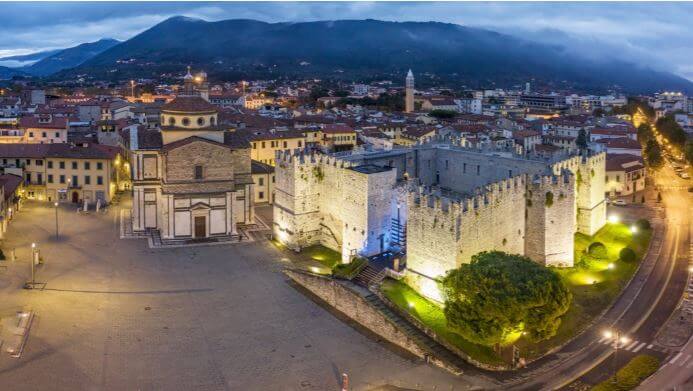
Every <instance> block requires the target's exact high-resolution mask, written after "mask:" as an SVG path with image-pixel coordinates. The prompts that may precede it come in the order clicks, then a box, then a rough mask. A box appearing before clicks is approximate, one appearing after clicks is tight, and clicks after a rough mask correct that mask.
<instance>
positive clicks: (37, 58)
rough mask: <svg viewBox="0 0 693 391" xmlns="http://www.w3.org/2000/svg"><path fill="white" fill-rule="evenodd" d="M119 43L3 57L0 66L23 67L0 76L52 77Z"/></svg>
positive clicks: (83, 45)
mask: <svg viewBox="0 0 693 391" xmlns="http://www.w3.org/2000/svg"><path fill="white" fill-rule="evenodd" d="M119 43H120V41H117V40H115V39H108V38H106V39H101V40H98V41H96V42H88V43H83V44H80V45H77V46H74V47H71V48H67V49H57V50H47V51H41V52H37V53H31V54H26V55H20V56H11V57H3V58H0V64H4V63H9V64H12V63H15V64H17V65H23V66H18V67H13V68H10V69H11V71H7V70H5V71H1V70H0V76H1V75H3V74H8V75H10V77H12V76H14V75H20V76H21V75H33V76H48V75H52V74H54V73H56V72H58V71H61V70H63V69H69V68H74V67H76V66H78V65H80V64H82V63H83V62H84V61H86V60H88V59H90V58H92V57H94V56H96V55H97V54H99V53H101V52H103V51H104V50H107V49H110V48H112V47H113V46H115V45H117V44H119ZM6 68H9V67H6Z"/></svg>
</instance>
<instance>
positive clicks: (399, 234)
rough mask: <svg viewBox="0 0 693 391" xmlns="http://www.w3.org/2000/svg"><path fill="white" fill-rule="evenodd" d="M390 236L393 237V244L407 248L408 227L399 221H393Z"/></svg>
mask: <svg viewBox="0 0 693 391" xmlns="http://www.w3.org/2000/svg"><path fill="white" fill-rule="evenodd" d="M390 234H391V235H392V237H391V240H392V244H395V245H397V246H399V247H400V248H406V247H407V226H406V225H404V224H402V221H401V220H399V219H392V221H391V223H390Z"/></svg>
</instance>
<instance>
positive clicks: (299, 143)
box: [298, 140, 301, 148]
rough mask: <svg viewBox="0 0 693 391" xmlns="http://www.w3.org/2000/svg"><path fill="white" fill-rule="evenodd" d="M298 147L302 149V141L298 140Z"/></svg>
mask: <svg viewBox="0 0 693 391" xmlns="http://www.w3.org/2000/svg"><path fill="white" fill-rule="evenodd" d="M298 147H299V148H301V140H298Z"/></svg>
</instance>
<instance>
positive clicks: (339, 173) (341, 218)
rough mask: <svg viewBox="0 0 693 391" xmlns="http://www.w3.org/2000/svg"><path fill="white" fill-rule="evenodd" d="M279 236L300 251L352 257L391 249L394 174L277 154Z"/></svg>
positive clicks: (320, 157) (333, 160) (325, 158)
mask: <svg viewBox="0 0 693 391" xmlns="http://www.w3.org/2000/svg"><path fill="white" fill-rule="evenodd" d="M276 162H277V165H276V168H275V178H276V183H275V207H274V232H275V236H276V237H277V238H278V239H279V240H281V241H282V242H284V243H285V244H287V245H288V246H289V247H292V248H295V249H299V248H301V247H306V246H309V245H312V244H318V243H320V244H322V245H324V246H326V247H329V248H332V249H334V250H335V251H339V252H340V253H341V254H342V259H343V260H344V261H347V260H348V259H349V258H350V257H351V256H353V255H357V254H360V255H373V254H377V253H379V252H381V251H383V250H385V249H387V248H388V247H389V236H388V231H389V224H390V219H391V210H392V208H391V203H392V189H393V188H394V187H395V182H396V180H395V176H396V172H395V170H394V169H389V168H387V169H386V168H380V167H368V166H366V167H364V166H355V165H354V164H353V163H351V162H348V161H344V160H340V159H337V158H334V157H330V156H327V155H323V154H319V153H314V154H307V155H306V154H302V153H293V152H279V153H278V154H277V159H276Z"/></svg>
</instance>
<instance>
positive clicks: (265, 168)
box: [250, 160, 274, 174]
mask: <svg viewBox="0 0 693 391" xmlns="http://www.w3.org/2000/svg"><path fill="white" fill-rule="evenodd" d="M250 172H251V173H253V174H271V173H273V172H274V167H272V166H270V165H269V164H265V163H262V162H258V161H257V160H251V161H250Z"/></svg>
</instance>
